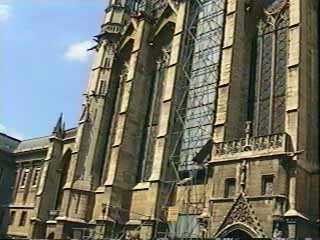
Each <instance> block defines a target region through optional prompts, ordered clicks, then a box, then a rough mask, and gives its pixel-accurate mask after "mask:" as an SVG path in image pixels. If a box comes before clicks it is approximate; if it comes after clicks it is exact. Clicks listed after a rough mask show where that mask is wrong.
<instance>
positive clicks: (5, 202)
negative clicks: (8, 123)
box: [0, 133, 20, 237]
mask: <svg viewBox="0 0 320 240" xmlns="http://www.w3.org/2000/svg"><path fill="white" fill-rule="evenodd" d="M19 143H20V141H19V140H17V139H15V138H12V137H9V136H7V135H5V134H2V133H0V193H1V194H0V237H3V236H4V235H5V233H6V232H7V225H8V222H7V221H6V220H7V219H8V213H9V204H10V201H11V196H12V190H13V185H14V178H15V164H14V157H13V152H14V150H15V149H16V147H17V146H18V144H19Z"/></svg>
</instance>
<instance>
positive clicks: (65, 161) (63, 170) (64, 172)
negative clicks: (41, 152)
mask: <svg viewBox="0 0 320 240" xmlns="http://www.w3.org/2000/svg"><path fill="white" fill-rule="evenodd" d="M71 155H72V151H71V150H70V149H69V150H68V151H66V153H65V154H64V156H63V158H62V162H61V165H60V166H61V167H60V169H58V171H59V172H60V180H59V188H58V195H57V199H56V206H55V209H57V210H59V209H60V207H61V204H62V197H63V187H64V185H65V184H66V182H67V177H68V171H69V166H70V160H71Z"/></svg>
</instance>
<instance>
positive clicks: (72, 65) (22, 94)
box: [0, 0, 107, 139]
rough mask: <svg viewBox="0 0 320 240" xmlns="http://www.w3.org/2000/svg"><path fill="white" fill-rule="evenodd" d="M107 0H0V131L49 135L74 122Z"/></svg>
mask: <svg viewBox="0 0 320 240" xmlns="http://www.w3.org/2000/svg"><path fill="white" fill-rule="evenodd" d="M106 5H107V0H0V32H1V33H0V132H5V133H7V134H9V135H12V136H14V137H17V138H23V139H26V138H33V137H38V136H44V135H49V134H50V133H51V131H52V128H53V126H54V124H55V122H56V120H57V118H58V115H59V114H60V112H63V113H64V116H65V120H66V124H67V127H68V128H70V127H74V126H76V124H77V120H78V118H79V113H80V109H81V104H82V100H83V97H82V93H83V91H84V89H85V87H86V84H87V81H88V76H89V71H90V65H91V59H92V56H90V54H88V53H87V52H86V51H85V50H86V49H87V48H89V47H90V46H92V42H91V39H92V36H94V35H95V34H97V33H98V32H99V27H100V25H101V23H102V18H103V13H104V9H105V7H106Z"/></svg>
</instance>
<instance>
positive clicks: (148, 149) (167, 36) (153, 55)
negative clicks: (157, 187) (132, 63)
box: [136, 22, 175, 182]
mask: <svg viewBox="0 0 320 240" xmlns="http://www.w3.org/2000/svg"><path fill="white" fill-rule="evenodd" d="M174 30H175V24H174V23H172V22H168V23H166V24H165V25H164V26H163V27H162V28H161V30H160V31H159V32H158V34H157V35H155V36H154V38H153V39H152V46H153V47H152V48H151V49H150V63H149V65H148V71H149V72H148V73H147V74H148V75H149V76H150V77H149V79H148V83H147V85H146V91H147V98H148V101H147V102H148V104H147V105H146V108H145V114H146V115H145V116H146V117H145V122H144V127H143V131H142V141H141V144H140V156H139V163H138V169H137V171H138V173H137V178H136V181H137V182H144V181H147V180H148V179H149V177H150V176H151V173H152V166H153V159H154V157H153V156H154V148H155V144H156V138H157V135H158V129H159V121H160V108H161V101H162V100H161V97H162V95H163V91H165V79H166V78H167V75H168V68H169V65H170V57H171V49H172V40H173V36H174Z"/></svg>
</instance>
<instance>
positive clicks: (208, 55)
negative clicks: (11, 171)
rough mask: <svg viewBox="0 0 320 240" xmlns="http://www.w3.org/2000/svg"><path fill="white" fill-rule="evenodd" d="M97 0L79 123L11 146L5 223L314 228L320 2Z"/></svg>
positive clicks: (80, 228) (63, 232) (177, 229)
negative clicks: (102, 5)
mask: <svg viewBox="0 0 320 240" xmlns="http://www.w3.org/2000/svg"><path fill="white" fill-rule="evenodd" d="M105 12H106V14H105V19H104V22H103V24H102V26H101V32H100V33H99V34H98V35H97V36H95V40H96V42H97V45H96V46H94V47H93V48H92V49H91V50H93V51H95V52H96V57H95V61H94V63H93V66H92V69H91V75H90V79H89V84H88V88H87V90H86V92H85V94H84V95H85V100H84V103H83V110H82V113H81V116H80V119H79V124H78V126H77V127H76V128H74V129H69V130H65V129H64V123H63V119H62V117H60V118H59V120H58V122H57V125H56V126H55V128H54V131H53V133H52V135H51V136H48V137H41V138H37V139H31V140H26V141H22V142H21V143H20V144H19V146H18V147H17V148H16V149H15V151H14V159H15V162H16V170H17V174H16V184H15V188H14V193H13V200H12V202H11V204H10V216H11V219H10V225H9V227H8V235H10V236H15V237H26V238H27V237H28V238H49V239H53V238H57V239H61V238H62V239H66V238H76V239H77V238H81V237H84V236H91V237H94V238H95V239H102V238H104V237H112V238H120V239H121V238H122V239H123V238H124V237H130V236H135V237H138V236H139V237H140V238H142V239H152V238H160V237H169V236H171V237H178V238H199V237H207V238H214V237H242V238H245V239H250V238H259V237H290V238H291V237H292V238H296V237H320V233H319V212H320V209H319V200H320V199H319V187H320V186H319V180H320V179H319V158H318V155H319V152H318V151H319V150H318V149H319V135H318V131H316V129H318V128H319V118H318V117H319V115H318V114H319V112H318V111H319V51H318V44H319V12H320V8H319V2H318V1H317V0H254V1H250V0H199V1H188V0H148V1H129V0H128V1H125V0H120V1H119V0H111V1H110V4H109V6H108V7H107V9H106V10H105Z"/></svg>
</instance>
